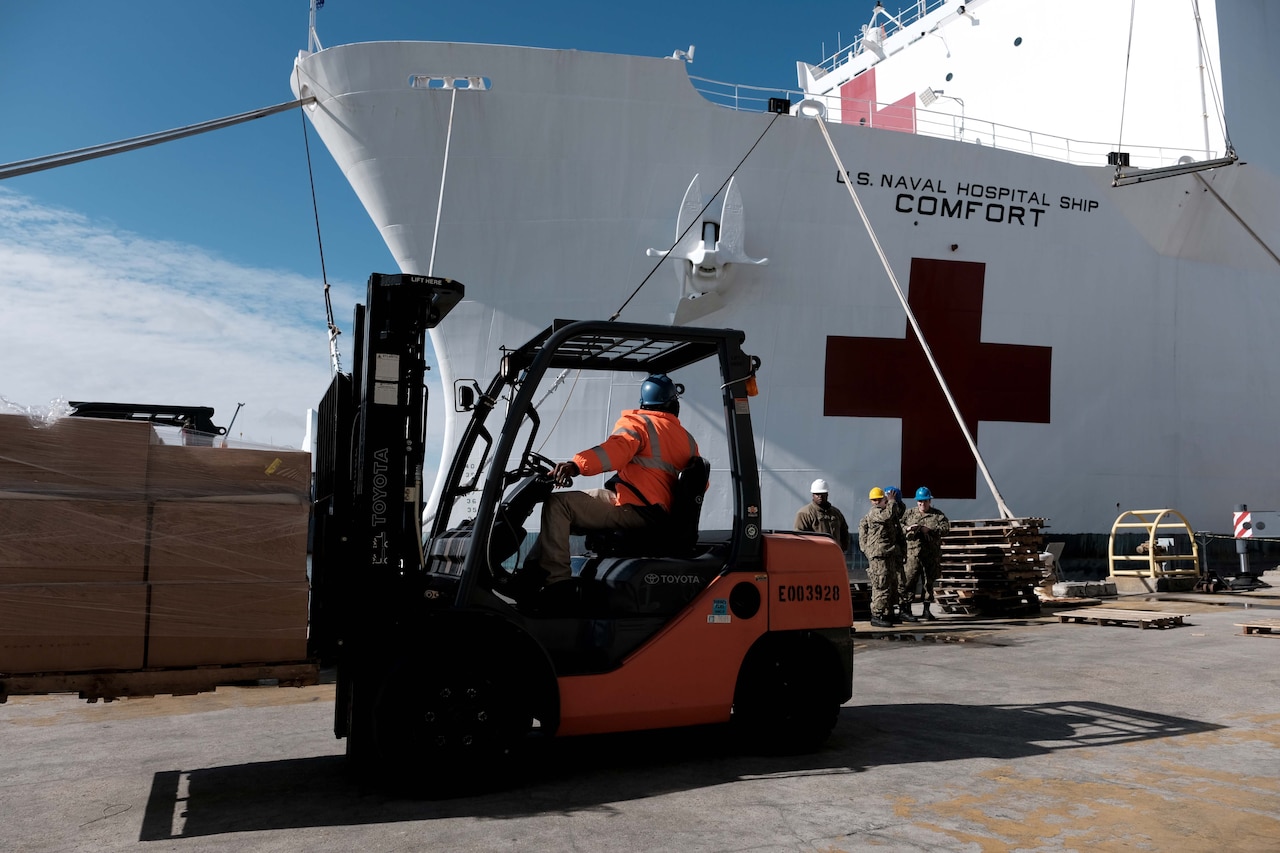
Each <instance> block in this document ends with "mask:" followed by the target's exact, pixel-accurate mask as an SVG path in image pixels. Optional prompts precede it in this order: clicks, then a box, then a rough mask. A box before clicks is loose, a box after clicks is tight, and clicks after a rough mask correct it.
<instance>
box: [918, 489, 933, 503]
mask: <svg viewBox="0 0 1280 853" xmlns="http://www.w3.org/2000/svg"><path fill="white" fill-rule="evenodd" d="M916 500H918V501H931V500H933V492H931V491H929V490H928V489H927V488H925V487H924V486H921V487H920V488H918V489H916Z"/></svg>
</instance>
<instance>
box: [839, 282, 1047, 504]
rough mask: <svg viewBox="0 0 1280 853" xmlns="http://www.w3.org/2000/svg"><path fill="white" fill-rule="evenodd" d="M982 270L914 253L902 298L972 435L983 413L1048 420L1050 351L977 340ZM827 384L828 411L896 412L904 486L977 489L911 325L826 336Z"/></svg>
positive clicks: (968, 455)
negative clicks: (887, 332) (899, 331)
mask: <svg viewBox="0 0 1280 853" xmlns="http://www.w3.org/2000/svg"><path fill="white" fill-rule="evenodd" d="M985 273H986V265H985V264H979V263H970V262H963V261H941V260H930V259H925V258H913V259H912V261H911V282H910V292H909V296H908V299H907V302H908V304H909V305H910V306H911V311H912V313H914V314H915V315H916V320H917V321H918V322H919V323H920V329H921V331H923V332H924V337H925V340H926V341H928V342H929V346H930V348H931V349H932V350H933V355H934V358H935V359H936V360H937V362H938V366H939V368H940V369H941V371H942V376H943V378H944V379H946V381H947V385H948V386H949V387H950V388H951V393H952V395H953V396H954V398H955V400H956V404H957V405H958V406H959V407H960V411H961V413H962V414H963V416H964V419H965V424H966V425H967V426H968V428H969V432H970V433H971V434H972V435H973V436H974V440H975V441H976V440H977V437H978V424H979V422H980V421H1010V422H1015V423H1049V378H1050V373H1051V360H1052V350H1051V349H1050V348H1049V347H1037V346H1023V345H1016V344H989V343H982V342H981V340H980V337H981V334H982V299H983V283H984V281H983V280H984V276H985ZM904 322H905V321H904ZM825 386H826V387H825V406H824V412H823V414H825V415H827V416H829V417H853V418H901V419H902V460H901V469H900V472H901V481H902V486H903V488H904V489H906V490H907V492H908V493H910V492H911V491H912V490H914V489H915V488H916V487H917V486H921V485H927V486H928V487H929V488H930V489H931V490H932V491H933V493H934V495H936V496H937V497H940V498H953V499H968V498H975V497H977V483H978V464H977V462H976V461H975V460H974V458H973V454H972V452H971V451H970V450H969V445H968V443H967V442H966V441H965V438H964V433H963V432H961V430H960V428H959V426H957V424H956V421H955V416H954V415H953V414H952V412H951V407H950V406H949V405H948V404H947V399H946V396H945V395H944V394H943V393H942V389H941V388H940V387H939V386H938V381H937V379H935V378H934V375H933V371H932V370H931V369H930V367H929V362H928V360H927V359H926V358H925V355H924V350H922V349H921V347H920V343H919V341H917V340H916V337H915V335H914V334H913V333H911V332H910V331H909V329H908V330H907V333H906V335H905V337H903V338H852V337H836V336H831V337H828V338H827V360H826V381H825ZM993 475H995V476H996V481H997V483H998V482H999V476H998V472H993Z"/></svg>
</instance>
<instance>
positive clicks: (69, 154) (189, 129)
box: [0, 97, 316, 181]
mask: <svg viewBox="0 0 1280 853" xmlns="http://www.w3.org/2000/svg"><path fill="white" fill-rule="evenodd" d="M315 100H316V99H315V98H314V97H307V98H300V99H298V100H296V101H289V102H287V103H283V104H276V105H275V106H274V107H262V108H261V109H256V110H250V111H249V112H246V113H237V114H236V115H233V116H226V117H225V118H218V119H211V120H210V121H202V122H200V123H198V124H189V125H186V126H185V127H177V128H174V129H172V130H161V131H157V132H155V133H147V134H143V135H142V136H133V137H130V138H128V139H121V140H117V141H116V142H104V143H102V144H100V145H90V146H89V147H87V148H77V149H75V150H74V151H63V152H62V153H61V154H46V155H45V156H43V157H32V158H30V159H28V160H17V161H15V162H13V163H5V164H4V165H0V181H2V180H4V179H6V178H16V177H18V176H19V175H29V174H31V173H32V172H43V171H45V170H46V169H56V168H58V167H59V166H70V165H72V164H74V163H83V162H85V161H86V160H96V159H98V158H99V157H109V156H111V155H112V154H124V153H125V152H127V151H136V150H138V149H139V148H146V147H148V146H151V145H159V144H160V143H161V142H172V141H173V140H175V139H185V138H186V137H188V136H196V135H197V134H201V133H208V132H209V131H211V130H221V129H222V128H224V127H233V126H235V125H237V124H243V123H245V122H247V121H254V120H256V119H260V118H266V117H267V116H272V115H275V114H276V113H282V112H285V111H287V110H291V109H293V108H294V107H298V106H303V105H305V104H314V103H315Z"/></svg>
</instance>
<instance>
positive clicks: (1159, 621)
mask: <svg viewBox="0 0 1280 853" xmlns="http://www.w3.org/2000/svg"><path fill="white" fill-rule="evenodd" d="M1187 615H1188V614H1186V613H1162V612H1160V611H1159V610H1119V609H1115V608H1111V607H1090V608H1088V609H1085V610H1073V611H1072V612H1070V613H1059V614H1058V621H1059V622H1085V623H1088V624H1092V625H1137V626H1138V627H1139V628H1143V629H1146V628H1172V627H1175V626H1177V625H1181V624H1182V620H1183V619H1185V618H1186V617H1187Z"/></svg>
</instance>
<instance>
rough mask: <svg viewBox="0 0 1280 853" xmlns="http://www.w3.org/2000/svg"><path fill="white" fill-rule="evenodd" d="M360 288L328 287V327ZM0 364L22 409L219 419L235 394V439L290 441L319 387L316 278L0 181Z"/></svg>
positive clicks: (320, 325)
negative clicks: (162, 407)
mask: <svg viewBox="0 0 1280 853" xmlns="http://www.w3.org/2000/svg"><path fill="white" fill-rule="evenodd" d="M362 296H363V294H362V293H360V294H357V293H356V292H355V290H354V289H353V288H349V287H348V288H339V287H338V286H336V285H335V286H334V292H333V304H334V311H335V316H336V317H337V318H338V324H339V326H342V325H343V323H344V319H343V318H347V322H349V317H350V309H351V305H352V304H353V303H354V302H355V301H356V300H357V299H359V298H362ZM344 332H345V334H344V335H343V338H341V339H340V340H342V341H344V342H345V344H346V346H347V347H348V349H349V347H350V342H351V338H352V337H353V335H352V334H351V330H349V329H344ZM343 365H344V367H346V368H347V369H350V355H349V353H344V356H343ZM0 366H3V378H0V397H3V398H4V399H6V400H8V401H9V402H11V403H13V404H18V405H19V406H21V407H23V408H26V409H28V410H32V411H36V412H40V411H45V410H48V409H49V408H50V407H51V406H54V405H55V404H57V403H58V402H59V401H67V400H94V401H105V402H123V403H148V404H156V403H160V404H178V405H199V406H213V407H214V408H215V409H216V410H217V414H216V415H215V416H214V421H215V423H217V424H219V425H220V426H223V427H225V426H227V424H228V422H229V421H230V419H231V416H232V415H233V413H234V412H235V408H236V404H237V403H244V404H245V405H244V408H243V409H242V410H241V412H240V415H239V417H238V418H237V419H236V422H235V426H234V428H233V430H232V437H233V438H242V439H243V440H244V441H246V442H253V443H259V444H274V445H278V446H291V447H297V446H299V445H300V444H301V441H302V437H303V434H304V431H305V415H306V410H307V408H308V407H311V406H315V405H316V404H317V403H318V402H319V400H320V397H321V396H322V395H323V393H324V391H325V389H326V388H327V387H328V384H329V375H330V374H329V351H328V337H327V331H326V327H325V318H324V293H323V287H322V285H321V283H320V282H318V281H316V280H314V279H311V278H307V277H305V276H300V275H297V274H296V273H291V272H282V271H279V270H264V269H250V268H246V267H241V266H237V265H235V264H233V263H229V262H227V261H225V260H223V259H220V258H218V257H217V256H215V255H214V254H211V253H210V252H209V251H208V250H206V249H202V248H200V247H196V246H188V245H181V244H177V243H170V242H164V241H158V240H151V239H148V238H146V237H141V236H139V235H137V234H130V233H125V232H120V231H117V230H114V229H112V228H111V227H110V226H109V225H104V224H101V223H96V222H91V221H89V220H87V219H86V218H85V217H83V216H80V215H78V214H76V213H73V212H70V211H66V210H59V209H54V208H48V207H42V206H40V205H39V204H38V203H36V202H34V201H33V200H32V199H30V198H28V197H26V196H23V195H21V194H18V193H14V192H10V191H8V190H5V189H0Z"/></svg>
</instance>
